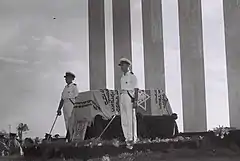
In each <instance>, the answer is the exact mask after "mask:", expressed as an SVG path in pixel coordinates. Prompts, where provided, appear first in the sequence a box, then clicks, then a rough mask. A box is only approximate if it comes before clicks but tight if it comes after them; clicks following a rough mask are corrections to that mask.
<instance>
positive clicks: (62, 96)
mask: <svg viewBox="0 0 240 161" xmlns="http://www.w3.org/2000/svg"><path fill="white" fill-rule="evenodd" d="M64 89H65V88H64ZM64 89H63V90H62V93H61V99H64V98H65V97H64Z"/></svg>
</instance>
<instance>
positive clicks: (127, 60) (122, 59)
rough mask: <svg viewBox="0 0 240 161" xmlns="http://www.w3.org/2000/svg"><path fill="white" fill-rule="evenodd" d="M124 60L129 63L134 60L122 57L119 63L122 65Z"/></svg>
mask: <svg viewBox="0 0 240 161" xmlns="http://www.w3.org/2000/svg"><path fill="white" fill-rule="evenodd" d="M122 62H125V63H128V64H129V65H132V62H131V61H130V60H129V59H127V58H121V59H120V61H119V65H121V63H122Z"/></svg>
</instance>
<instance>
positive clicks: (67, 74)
mask: <svg viewBox="0 0 240 161" xmlns="http://www.w3.org/2000/svg"><path fill="white" fill-rule="evenodd" d="M69 76H70V77H73V78H75V74H73V73H72V72H66V73H65V76H64V78H66V77H69Z"/></svg>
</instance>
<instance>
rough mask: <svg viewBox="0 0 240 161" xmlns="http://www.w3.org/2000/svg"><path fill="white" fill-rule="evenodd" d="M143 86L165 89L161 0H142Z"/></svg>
mask: <svg viewBox="0 0 240 161" xmlns="http://www.w3.org/2000/svg"><path fill="white" fill-rule="evenodd" d="M142 22H143V48H144V70H145V88H146V89H157V88H161V89H163V90H164V91H165V70H164V50H163V27H162V0H142Z"/></svg>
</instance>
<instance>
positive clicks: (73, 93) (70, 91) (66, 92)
mask: <svg viewBox="0 0 240 161" xmlns="http://www.w3.org/2000/svg"><path fill="white" fill-rule="evenodd" d="M77 96H78V88H77V85H76V84H75V83H71V84H69V85H66V86H65V88H64V89H63V92H62V97H61V98H62V99H63V100H64V101H66V100H69V99H71V100H72V101H75V98H76V97H77Z"/></svg>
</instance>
